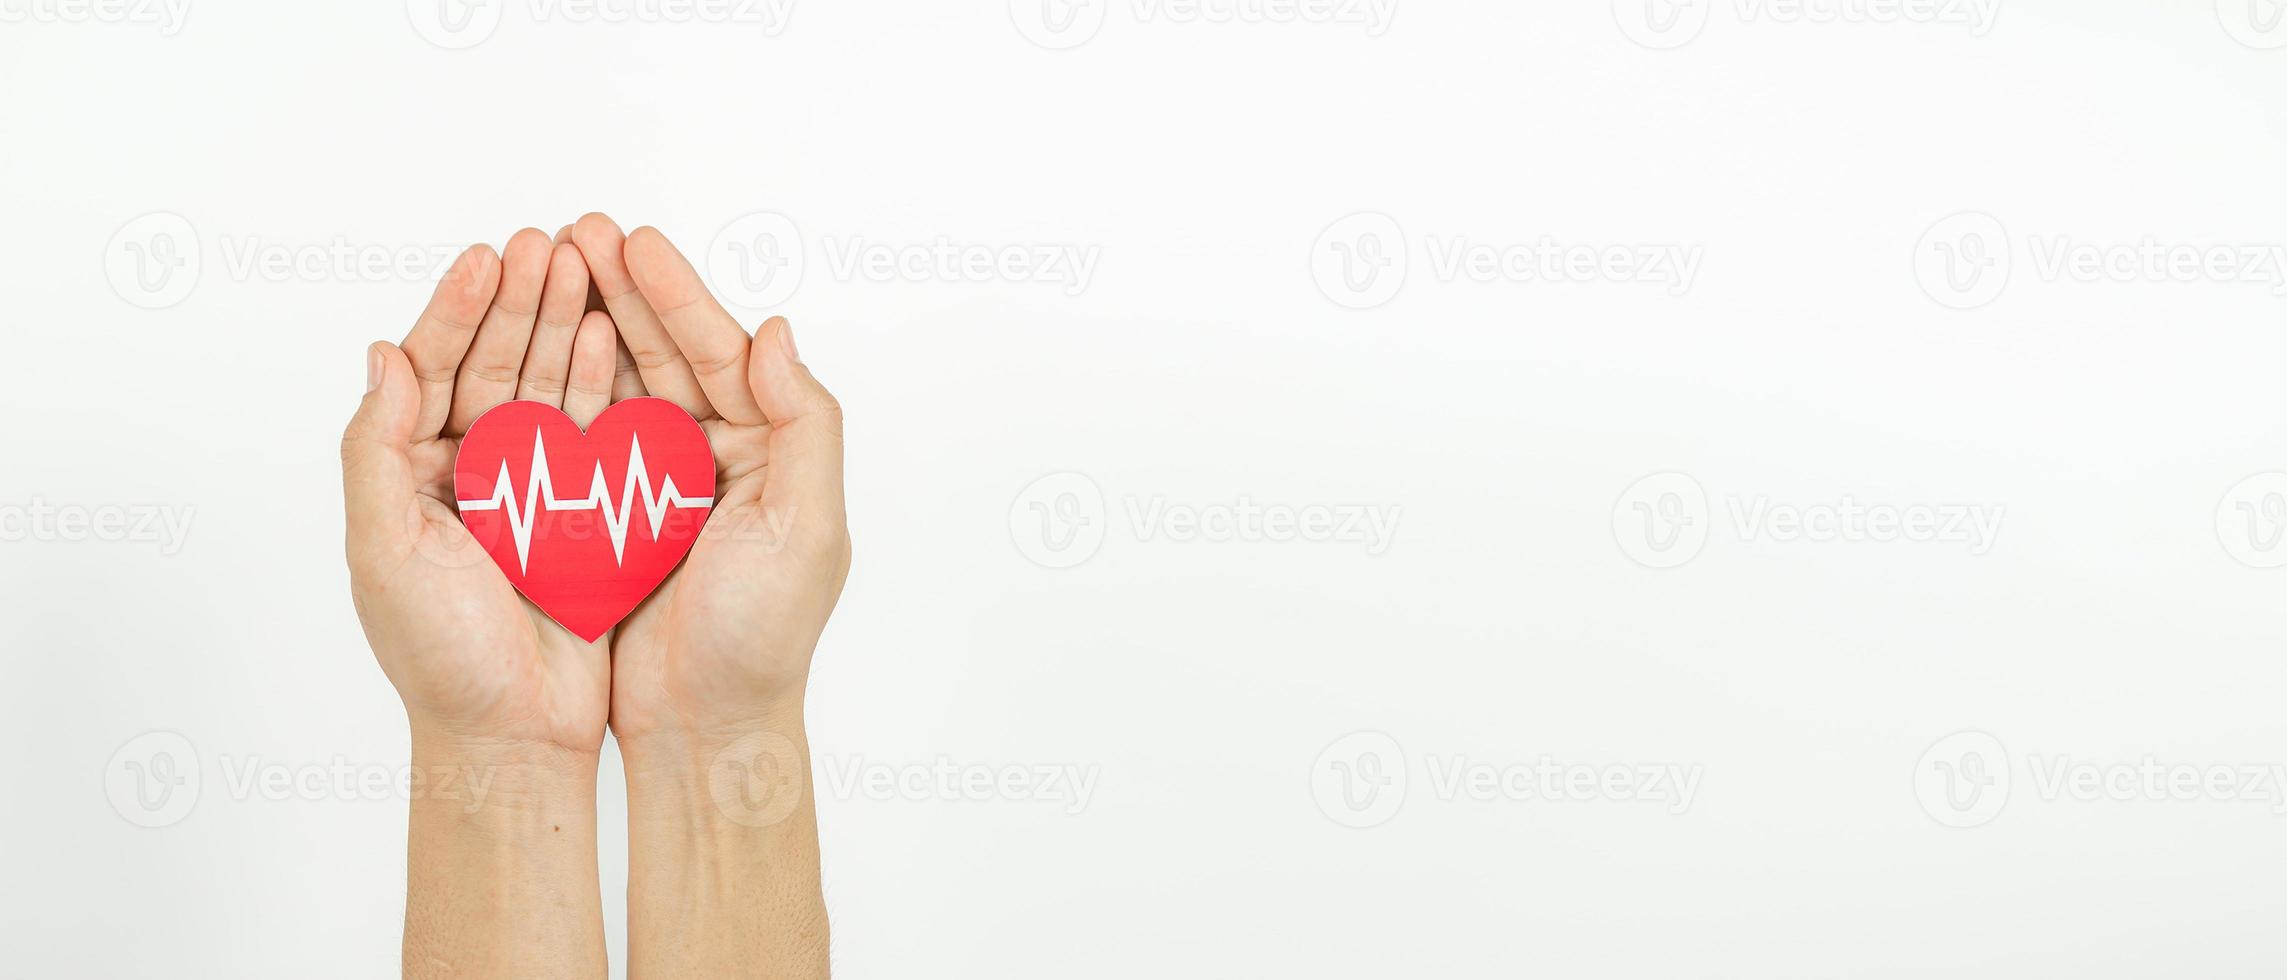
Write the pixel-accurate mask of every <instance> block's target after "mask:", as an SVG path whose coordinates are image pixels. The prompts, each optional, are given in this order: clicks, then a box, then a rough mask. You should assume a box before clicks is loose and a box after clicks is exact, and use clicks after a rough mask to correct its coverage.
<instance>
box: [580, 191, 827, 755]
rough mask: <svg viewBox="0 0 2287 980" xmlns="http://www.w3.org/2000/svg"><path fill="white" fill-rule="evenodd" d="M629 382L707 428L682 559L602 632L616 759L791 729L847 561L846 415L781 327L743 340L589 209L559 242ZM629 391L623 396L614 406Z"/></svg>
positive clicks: (674, 257) (657, 247) (660, 247)
mask: <svg viewBox="0 0 2287 980" xmlns="http://www.w3.org/2000/svg"><path fill="white" fill-rule="evenodd" d="M570 238H571V241H572V242H573V244H575V245H577V246H578V248H579V250H580V253H581V254H582V256H584V257H585V259H586V260H587V266H588V270H589V273H590V274H591V275H592V276H593V278H594V282H595V286H596V291H597V293H598V294H599V295H600V296H601V299H602V302H603V304H604V305H605V307H606V308H607V309H608V310H609V311H610V314H611V319H612V322H613V323H614V324H615V325H616V326H617V328H618V332H619V336H620V339H621V340H622V341H623V343H624V344H625V346H626V349H627V351H628V352H629V354H630V356H631V359H632V360H633V362H634V363H635V365H636V368H637V371H638V373H639V374H640V380H641V387H642V389H643V391H642V392H636V393H648V394H650V395H653V396H656V397H660V398H665V399H668V400H670V401H673V402H674V403H675V404H677V405H680V406H682V407H683V408H684V409H685V410H686V411H689V412H690V413H691V415H692V417H694V418H696V419H698V420H699V422H700V425H701V426H702V427H703V428H704V429H705V430H706V433H707V438H708V441H709V442H710V443H711V444H712V445H713V448H714V454H715V465H716V489H715V508H714V511H713V513H712V514H710V515H709V516H708V519H707V525H706V527H705V529H704V530H703V531H702V532H701V533H700V536H699V540H698V542H697V543H696V544H694V545H693V546H692V548H691V553H690V555H689V557H688V558H686V559H685V561H684V562H683V564H682V565H681V566H680V567H678V568H677V569H676V570H675V571H674V572H673V573H672V574H670V575H669V576H668V577H667V579H666V581H665V582H663V583H662V584H661V585H660V587H659V589H658V590H657V591H656V592H654V593H652V595H651V596H650V597H649V598H648V599H646V600H645V601H644V603H643V604H642V605H641V606H638V607H637V608H636V610H635V612H634V613H633V614H631V615H630V616H629V617H628V618H627V619H626V620H625V621H623V622H621V623H620V625H619V626H618V628H617V629H616V630H615V631H614V632H613V634H612V636H611V640H610V642H611V661H612V663H611V719H610V721H611V729H612V732H613V733H614V734H615V735H616V736H617V737H618V738H619V739H620V743H621V747H622V750H623V751H630V752H639V751H641V749H640V748H639V747H637V746H638V743H643V742H648V741H653V740H674V741H677V742H680V743H681V744H683V745H684V746H685V747H697V746H704V745H711V744H720V743H721V742H724V741H728V740H730V739H735V738H738V737H740V736H742V735H744V734H746V733H748V732H750V731H753V730H756V729H757V728H758V727H763V728H768V727H771V726H783V725H786V724H789V723H792V724H799V718H800V710H801V699H802V693H803V688H804V685H805V684H806V682H807V679H808V676H809V668H810V656H811V653H812V651H813V650H814V649H815V647H816V646H817V642H818V637H819V634H820V633H821V631H823V630H824V629H825V626H826V619H827V617H828V616H829V615H830V614H832V612H833V610H834V604H835V602H836V601H837V600H838V599H839V598H840V596H841V592H842V583H843V581H844V579H845V578H847V577H848V574H849V567H850V538H849V530H848V525H847V523H846V520H845V517H844V512H843V506H842V413H841V406H840V405H839V404H838V403H836V402H835V400H834V398H833V396H832V395H830V394H828V393H827V391H826V389H825V388H824V387H823V386H821V385H820V384H819V383H818V381H817V379H816V378H813V377H812V376H811V374H810V370H809V368H807V367H805V366H803V364H802V361H801V360H800V358H799V357H798V356H797V354H796V353H795V348H794V336H793V333H792V330H791V328H790V327H789V326H788V324H787V322H786V321H785V320H784V319H783V318H778V317H773V318H771V319H770V320H768V321H766V322H765V323H764V324H763V325H762V327H761V329H760V330H759V331H758V332H757V333H756V334H755V335H754V336H751V337H750V336H749V335H748V334H747V332H746V330H745V329H744V328H742V327H741V326H739V323H738V321H737V319H735V318H734V317H732V316H731V314H730V313H729V312H727V311H725V310H724V309H723V308H722V306H721V305H720V304H718V303H716V302H715V300H714V297H713V296H711V295H709V293H708V292H707V288H706V285H705V284H704V283H703V282H701V281H700V279H699V276H698V274H697V273H696V272H695V271H693V269H692V268H691V265H690V263H689V262H687V261H686V260H685V259H684V258H683V256H682V255H681V253H679V252H677V251H676V250H675V247H674V246H673V245H670V244H669V243H668V242H667V239H666V238H665V237H663V236H661V235H660V234H659V233H658V232H657V231H655V230H653V229H650V228H638V229H636V230H635V232H634V233H633V234H630V235H627V236H625V237H622V235H621V233H620V230H619V228H618V226H616V225H614V224H613V223H612V222H611V220H610V219H609V218H606V217H604V216H603V215H600V214H591V215H588V216H586V217H583V218H581V219H580V221H579V222H578V223H577V224H576V225H574V226H573V228H572V229H571V233H570ZM626 394H630V392H621V395H622V396H624V395H626Z"/></svg>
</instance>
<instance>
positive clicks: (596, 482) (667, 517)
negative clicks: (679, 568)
mask: <svg viewBox="0 0 2287 980" xmlns="http://www.w3.org/2000/svg"><path fill="white" fill-rule="evenodd" d="M453 497H454V499H456V500H457V501H458V502H459V504H460V513H461V523H462V524H463V525H465V526H467V527H468V529H469V533H470V534H471V535H473V536H475V538H476V540H477V542H478V543H479V544H481V545H482V546H483V547H484V550H485V553H486V554H489V555H491V556H492V560H493V563H494V564H496V565H499V566H500V570H501V572H502V573H504V574H506V575H507V576H508V581H509V583H510V584H512V585H515V586H516V591H518V592H522V593H524V596H525V598H528V599H530V600H532V604H533V605H536V606H539V607H540V610H541V611H542V612H545V613H547V614H548V615H549V617H551V618H553V619H554V620H555V621H556V622H558V623H561V624H563V626H564V628H565V629H568V630H571V631H572V632H573V633H574V634H575V635H577V636H579V637H580V638H581V639H583V640H588V641H590V642H593V641H594V640H595V639H596V638H597V637H599V636H602V635H604V632H605V631H607V630H609V629H611V628H612V626H614V625H616V624H617V623H618V622H619V621H620V620H622V619H625V618H627V614H628V613H631V612H634V611H635V607H636V604H637V603H640V602H642V601H643V598H644V597H645V596H648V595H650V594H651V593H652V590H654V589H657V588H658V587H659V583H660V582H661V581H664V580H665V579H666V578H667V573H669V572H671V571H674V570H675V565H676V564H677V563H678V562H681V561H682V560H683V556H684V555H685V554H686V553H688V552H689V551H690V550H691V546H692V545H693V544H695V543H697V541H698V540H699V532H700V531H701V529H703V528H705V526H706V523H707V514H708V513H709V512H710V511H712V510H713V508H714V505H715V456H714V451H713V449H712V448H710V447H709V446H708V445H707V433H706V431H705V430H703V429H701V428H699V423H698V422H697V421H696V420H694V419H692V418H691V415H690V413H688V412H685V411H683V409H682V408H680V407H678V406H677V405H676V404H675V403H674V402H671V401H667V400H666V399H663V398H630V399H627V400H626V401H623V402H619V403H617V404H614V405H612V406H611V407H610V408H607V409H605V410H604V412H603V414H602V415H599V416H596V420H595V422H594V424H591V425H589V426H588V427H587V430H586V431H585V432H583V431H581V430H580V427H579V425H578V424H576V423H574V422H573V421H572V417H571V416H569V415H565V414H564V413H563V412H562V411H560V410H558V409H557V408H555V407H554V406H551V405H543V404H541V403H539V402H527V401H513V402H506V403H503V404H501V405H500V406H499V407H496V408H494V409H493V410H491V411H489V412H486V413H484V414H483V415H481V416H479V417H478V418H477V420H476V424H474V425H471V426H469V431H468V435H467V436H465V437H463V438H462V439H461V447H460V454H459V455H458V456H456V457H455V458H454V460H453Z"/></svg>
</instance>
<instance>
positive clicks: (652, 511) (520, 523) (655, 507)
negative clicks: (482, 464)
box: [459, 432, 715, 572]
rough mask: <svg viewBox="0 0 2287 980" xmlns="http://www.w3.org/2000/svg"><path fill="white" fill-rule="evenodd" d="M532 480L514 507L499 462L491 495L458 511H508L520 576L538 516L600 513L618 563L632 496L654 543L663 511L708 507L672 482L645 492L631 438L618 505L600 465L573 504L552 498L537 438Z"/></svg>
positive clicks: (638, 445) (636, 443)
mask: <svg viewBox="0 0 2287 980" xmlns="http://www.w3.org/2000/svg"><path fill="white" fill-rule="evenodd" d="M531 475H532V479H531V482H530V483H528V484H526V485H525V488H524V506H523V507H521V508H519V507H518V506H517V505H516V489H515V487H514V486H512V485H511V484H510V483H509V482H508V461H507V460H505V459H504V460H501V461H500V478H499V479H497V480H494V481H493V483H492V496H491V497H490V498H488V499H485V500H463V501H460V502H459V503H460V505H461V509H462V510H464V511H469V510H505V511H507V512H508V529H509V532H510V533H512V534H514V535H515V536H516V569H517V571H519V572H522V571H526V570H527V569H526V567H525V565H526V563H527V562H528V561H529V557H530V555H531V553H532V524H533V521H535V520H536V519H537V515H538V514H539V513H540V512H543V511H557V510H602V511H603V512H604V527H605V529H607V530H609V531H610V532H611V558H612V561H613V562H615V563H623V562H624V560H625V553H626V551H627V517H628V514H629V512H631V511H633V510H634V509H635V491H636V488H637V487H641V488H643V512H644V516H645V517H646V518H648V519H649V520H650V522H651V538H652V540H654V541H656V540H658V539H659V525H660V523H661V522H663V521H665V520H666V519H667V511H668V510H669V509H670V508H675V507H690V508H701V507H713V506H714V505H715V498H713V497H686V496H683V495H682V494H680V493H677V492H676V490H675V478H674V477H673V476H669V477H667V478H665V479H663V480H661V481H660V484H659V494H658V496H653V495H652V493H651V474H650V473H649V472H648V471H646V470H645V469H644V468H643V442H642V440H639V439H631V440H630V441H629V443H628V450H627V483H626V485H625V486H623V487H621V488H620V493H619V506H617V507H614V506H612V500H611V488H610V487H609V485H607V484H606V483H605V482H604V464H603V463H602V462H601V461H598V462H597V463H596V478H595V480H594V481H593V482H591V483H589V484H588V495H587V496H586V497H585V498H582V499H579V500H569V499H566V498H563V497H558V496H556V487H555V484H554V483H552V482H551V481H550V480H549V478H548V446H547V442H546V440H544V439H541V438H540V433H538V432H534V433H533V434H532V470H531Z"/></svg>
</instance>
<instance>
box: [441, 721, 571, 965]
mask: <svg viewBox="0 0 2287 980" xmlns="http://www.w3.org/2000/svg"><path fill="white" fill-rule="evenodd" d="M413 769H414V773H415V778H416V779H417V780H418V782H417V783H415V784H414V785H413V792H412V797H413V799H412V803H411V807H412V813H411V820H410V834H409V842H408V853H407V862H406V864H407V870H406V889H405V891H406V895H405V945H404V971H405V976H407V977H442V976H472V977H473V976H481V977H517V976H530V977H602V976H604V975H605V974H606V972H607V970H608V963H607V960H606V957H605V953H604V930H603V897H602V894H601V892H600V890H599V888H598V886H597V883H596V757H595V756H593V755H589V754H585V753H579V752H573V751H571V750H568V749H564V748H561V747H555V746H545V747H537V746H526V745H499V744H481V743H480V744H472V743H469V742H466V741H461V740H455V739H449V738H437V737H431V736H428V735H427V734H426V733H423V732H420V731H416V732H415V733H414V739H413Z"/></svg>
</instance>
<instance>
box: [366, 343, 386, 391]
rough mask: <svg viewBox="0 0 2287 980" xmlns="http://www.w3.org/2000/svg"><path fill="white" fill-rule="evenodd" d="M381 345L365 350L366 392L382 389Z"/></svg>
mask: <svg viewBox="0 0 2287 980" xmlns="http://www.w3.org/2000/svg"><path fill="white" fill-rule="evenodd" d="M381 370H382V368H381V345H380V344H375V345H373V346H371V347H368V348H366V349H365V390H367V391H372V390H373V389H375V388H379V387H381Z"/></svg>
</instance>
